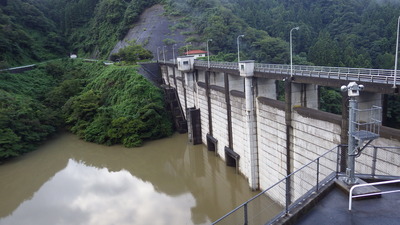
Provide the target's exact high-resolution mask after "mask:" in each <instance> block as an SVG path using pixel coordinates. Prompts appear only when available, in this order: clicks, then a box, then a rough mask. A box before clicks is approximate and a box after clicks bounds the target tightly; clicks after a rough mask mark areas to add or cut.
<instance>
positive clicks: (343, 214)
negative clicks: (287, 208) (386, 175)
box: [292, 185, 400, 225]
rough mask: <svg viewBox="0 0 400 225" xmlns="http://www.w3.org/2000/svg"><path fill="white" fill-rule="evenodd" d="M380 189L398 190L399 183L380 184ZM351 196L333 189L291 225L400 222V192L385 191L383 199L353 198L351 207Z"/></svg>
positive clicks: (370, 224) (358, 224) (371, 224)
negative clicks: (350, 207) (358, 199)
mask: <svg viewBox="0 0 400 225" xmlns="http://www.w3.org/2000/svg"><path fill="white" fill-rule="evenodd" d="M379 188H380V189H381V191H390V190H399V189H400V187H399V186H396V185H381V186H379ZM348 201H349V196H348V195H347V194H345V193H344V192H343V191H342V190H340V189H339V188H338V187H335V188H333V189H332V190H331V191H330V192H329V193H328V194H327V195H326V196H325V197H324V198H323V199H322V200H321V201H320V202H318V203H317V205H316V206H314V207H313V208H312V209H311V210H310V211H309V212H308V213H306V214H305V215H303V216H302V217H300V218H299V219H298V220H297V221H295V222H294V223H292V224H297V225H310V224H311V225H313V224H315V225H317V224H318V225H320V224H324V225H325V224H326V225H331V224H332V225H336V224H341V225H342V224H343V225H347V224H349V225H350V224H351V225H398V224H400V207H399V206H400V193H392V194H383V195H382V197H381V198H374V199H366V200H362V201H353V207H352V210H351V211H349V210H348V204H349V202H348Z"/></svg>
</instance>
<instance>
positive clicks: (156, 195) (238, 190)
mask: <svg viewBox="0 0 400 225" xmlns="http://www.w3.org/2000/svg"><path fill="white" fill-rule="evenodd" d="M257 193H258V192H252V191H250V189H249V186H248V184H247V181H246V180H245V178H244V177H243V176H241V175H238V174H236V173H235V170H234V168H231V167H227V166H226V165H225V163H224V162H223V161H222V160H221V159H220V158H219V157H216V156H215V154H214V152H209V151H207V149H206V147H205V146H203V145H196V146H193V145H191V144H190V143H188V141H187V134H183V135H180V134H175V135H173V136H172V137H170V138H165V139H162V140H157V141H151V142H147V143H145V145H144V146H143V147H140V148H124V147H122V146H111V147H108V146H101V145H97V144H93V143H88V142H84V141H82V140H79V139H78V138H77V137H76V136H75V135H72V134H69V133H63V134H60V135H58V136H57V137H55V138H53V139H52V140H51V141H48V142H47V143H46V144H45V145H43V146H41V147H40V148H39V149H38V150H37V151H34V152H31V153H29V154H26V155H24V156H22V157H19V158H17V159H15V160H12V161H10V162H7V163H5V164H3V165H0V199H1V201H0V225H13V224H18V225H20V224H40V225H47V224H48V225H50V224H51V225H55V224H74V225H75V224H85V225H92V224H93V225H102V224H107V225H109V224H117V225H121V224H122V225H124V224H130V225H132V224H135V225H136V224H139V225H140V224H156V225H158V224H177V225H180V224H210V223H211V222H212V221H215V220H216V219H218V218H220V217H221V216H223V215H224V214H226V213H227V212H229V211H231V210H232V209H234V208H235V207H237V206H238V205H240V204H242V203H243V202H245V201H246V200H248V199H249V198H251V197H252V196H254V195H256V194H257Z"/></svg>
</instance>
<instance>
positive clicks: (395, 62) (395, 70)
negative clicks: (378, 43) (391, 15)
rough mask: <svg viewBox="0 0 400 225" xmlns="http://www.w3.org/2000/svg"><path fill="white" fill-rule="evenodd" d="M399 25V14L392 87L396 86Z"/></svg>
mask: <svg viewBox="0 0 400 225" xmlns="http://www.w3.org/2000/svg"><path fill="white" fill-rule="evenodd" d="M399 27H400V16H399V18H398V19H397V36H396V56H395V57H396V58H395V59H394V80H393V88H396V79H397V60H398V58H399Z"/></svg>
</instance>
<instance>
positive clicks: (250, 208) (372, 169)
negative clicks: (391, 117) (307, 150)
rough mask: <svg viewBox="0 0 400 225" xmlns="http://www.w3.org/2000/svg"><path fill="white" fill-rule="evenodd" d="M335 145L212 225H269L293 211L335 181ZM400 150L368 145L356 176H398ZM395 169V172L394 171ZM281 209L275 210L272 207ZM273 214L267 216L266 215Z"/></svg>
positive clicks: (337, 165)
mask: <svg viewBox="0 0 400 225" xmlns="http://www.w3.org/2000/svg"><path fill="white" fill-rule="evenodd" d="M343 147H346V145H338V146H336V147H335V148H333V149H331V150H329V151H327V152H326V153H325V154H323V155H321V156H319V157H318V158H316V159H315V160H313V161H311V162H310V163H308V164H306V165H304V166H302V167H301V168H299V169H298V170H296V171H295V172H293V173H291V174H290V175H288V176H287V177H285V178H283V179H281V180H280V181H278V182H277V183H275V184H274V185H272V186H271V187H269V188H267V189H266V190H264V191H263V192H261V193H259V194H258V195H256V196H254V197H253V198H251V199H250V200H248V201H246V202H245V203H243V204H242V205H240V206H238V207H237V208H235V209H234V210H232V211H231V212H229V213H228V214H226V215H225V216H223V217H221V218H220V219H218V220H216V221H215V222H214V223H213V224H217V225H223V224H227V225H228V224H229V225H231V224H232V225H235V224H238V225H239V224H240V225H242V224H246V225H252V224H273V223H275V222H277V221H278V220H279V219H280V218H282V217H283V216H285V215H287V214H289V213H290V212H291V211H293V209H294V207H295V206H297V205H299V204H300V203H302V202H304V201H305V200H307V199H308V198H309V197H310V196H311V195H313V194H314V193H317V192H319V191H320V189H321V188H322V187H324V186H326V185H327V183H329V182H331V181H332V180H333V179H335V178H337V177H338V176H339V175H343V174H341V173H339V163H340V161H341V155H340V149H341V148H343ZM399 164H400V147H384V146H368V147H367V148H366V150H364V151H363V155H362V156H361V157H359V158H357V160H356V175H359V176H361V175H364V176H367V177H369V178H375V177H377V176H379V175H383V176H387V175H392V176H400V170H399V167H398V165H399ZM396 169H397V170H399V171H398V172H397V173H396V172H395V170H396ZM277 207H279V208H281V211H279V210H278V211H277V210H276V208H277ZM271 211H277V212H276V213H275V215H273V216H271V215H270V214H268V213H266V212H271Z"/></svg>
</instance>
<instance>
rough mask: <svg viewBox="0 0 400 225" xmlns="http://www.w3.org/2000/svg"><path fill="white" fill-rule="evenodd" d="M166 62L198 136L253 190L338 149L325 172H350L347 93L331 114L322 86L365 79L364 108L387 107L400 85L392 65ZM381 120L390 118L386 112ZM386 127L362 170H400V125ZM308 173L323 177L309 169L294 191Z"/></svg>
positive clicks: (168, 84) (169, 81)
mask: <svg viewBox="0 0 400 225" xmlns="http://www.w3.org/2000/svg"><path fill="white" fill-rule="evenodd" d="M158 65H159V66H160V69H161V75H162V80H163V83H164V87H165V88H167V89H172V90H174V91H175V92H176V95H177V97H178V99H179V106H180V107H181V108H182V110H181V113H182V114H183V115H182V116H183V117H185V118H186V120H187V129H188V135H189V139H190V141H191V142H192V143H193V144H201V143H203V144H205V145H206V146H207V148H208V149H209V150H210V151H215V154H216V155H217V156H219V157H221V158H222V159H223V160H224V161H226V164H227V165H228V166H233V167H235V168H236V170H237V171H238V173H240V174H242V175H243V176H245V177H246V178H247V180H248V183H249V186H250V188H251V189H253V190H257V189H266V188H268V187H270V186H272V185H274V184H275V183H277V182H278V181H279V180H280V179H282V178H284V177H286V176H287V175H289V174H291V173H292V172H294V171H296V170H298V169H300V168H301V167H302V166H303V165H305V164H307V163H309V162H310V161H312V160H314V159H316V158H317V157H318V156H320V155H322V154H324V153H325V152H327V151H328V150H331V149H334V148H337V149H338V150H337V154H336V153H335V154H332V155H331V156H330V157H328V159H327V160H325V161H324V162H323V163H321V166H320V168H319V169H318V170H319V173H320V174H322V176H321V178H319V179H320V180H322V179H323V178H324V177H326V176H328V175H329V174H330V173H331V172H332V171H335V170H338V171H340V172H345V170H346V157H345V156H346V154H347V143H348V110H347V107H348V106H347V104H348V103H347V93H345V94H343V101H342V109H343V110H342V115H336V114H332V113H327V112H323V111H320V110H318V107H319V94H318V90H319V86H330V87H340V86H341V85H347V84H348V83H349V82H350V81H356V82H357V83H360V84H363V85H364V86H365V89H364V90H363V91H362V92H360V96H359V97H358V101H359V106H360V108H370V107H372V106H373V105H374V106H383V104H382V102H384V98H383V97H382V96H383V95H384V94H393V93H396V92H398V88H397V87H396V88H393V86H395V85H396V84H397V83H396V82H395V80H396V79H394V78H393V71H389V70H373V69H371V70H369V69H352V68H333V67H332V68H329V67H310V66H308V67H307V68H305V67H306V66H294V67H293V71H291V72H292V76H290V73H289V72H290V68H289V67H288V66H284V65H268V64H255V63H254V62H253V61H241V62H240V63H224V62H207V61H198V60H194V59H193V58H192V57H178V59H177V61H174V62H172V61H164V62H162V61H160V62H159V63H158ZM303 67H304V68H303ZM278 81H280V82H283V83H284V85H283V86H284V93H285V94H284V96H285V101H279V100H277V97H278V94H277V93H278V85H277V83H278ZM383 108H384V106H383ZM383 110H385V109H383ZM367 117H368V116H367ZM367 117H366V118H360V120H367V119H368V118H367ZM380 119H381V120H382V119H384V118H382V116H381V115H380ZM379 131H380V137H379V138H378V139H376V140H373V141H372V142H371V143H369V144H370V145H369V146H368V147H367V148H366V149H365V150H363V152H362V154H360V157H358V158H357V164H356V168H355V170H356V173H357V174H370V173H371V171H372V170H373V173H374V174H380V175H387V176H400V168H399V166H398V165H399V164H400V157H399V151H398V150H393V149H391V148H386V147H388V146H391V147H394V148H398V147H400V131H399V130H397V129H393V128H389V127H385V126H379ZM377 152H378V153H377ZM308 178H310V179H315V175H313V173H310V174H308V175H307V174H305V175H304V177H302V178H301V179H298V180H293V181H292V182H291V184H290V186H291V187H296V188H294V189H293V190H292V193H291V195H292V196H294V197H296V196H299V195H302V194H303V193H304V190H305V189H307V188H308V187H307V186H308V185H309V184H308V183H307V180H308ZM317 180H318V179H317ZM302 189H304V190H302ZM277 195H279V193H277ZM276 200H278V201H284V200H279V199H276Z"/></svg>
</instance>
